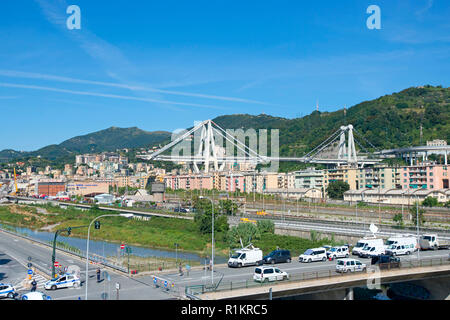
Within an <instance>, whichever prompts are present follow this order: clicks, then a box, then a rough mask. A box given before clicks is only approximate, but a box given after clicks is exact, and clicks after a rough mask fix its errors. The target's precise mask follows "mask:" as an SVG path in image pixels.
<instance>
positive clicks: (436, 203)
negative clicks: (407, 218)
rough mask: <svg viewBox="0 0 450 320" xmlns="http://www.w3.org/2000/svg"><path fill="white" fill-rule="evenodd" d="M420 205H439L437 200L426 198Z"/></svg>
mask: <svg viewBox="0 0 450 320" xmlns="http://www.w3.org/2000/svg"><path fill="white" fill-rule="evenodd" d="M422 205H423V206H424V207H436V206H438V205H439V202H438V199H437V198H434V197H426V198H425V199H424V200H423V201H422Z"/></svg>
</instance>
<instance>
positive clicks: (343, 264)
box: [336, 258, 367, 273]
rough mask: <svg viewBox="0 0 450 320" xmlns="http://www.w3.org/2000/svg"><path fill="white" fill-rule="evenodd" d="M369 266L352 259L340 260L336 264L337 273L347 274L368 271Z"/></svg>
mask: <svg viewBox="0 0 450 320" xmlns="http://www.w3.org/2000/svg"><path fill="white" fill-rule="evenodd" d="M366 269H367V266H366V264H364V263H361V261H359V260H356V259H351V258H344V259H338V260H337V262H336V272H341V273H347V272H349V271H350V272H355V271H362V272H364V271H366Z"/></svg>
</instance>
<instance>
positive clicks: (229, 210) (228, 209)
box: [219, 199, 238, 215]
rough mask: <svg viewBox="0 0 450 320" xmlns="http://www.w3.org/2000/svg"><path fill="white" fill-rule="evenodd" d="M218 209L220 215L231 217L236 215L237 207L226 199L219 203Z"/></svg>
mask: <svg viewBox="0 0 450 320" xmlns="http://www.w3.org/2000/svg"><path fill="white" fill-rule="evenodd" d="M219 208H220V212H221V213H225V214H228V215H231V214H236V212H237V209H238V206H237V204H236V203H234V202H233V201H232V200H229V199H227V200H220V201H219Z"/></svg>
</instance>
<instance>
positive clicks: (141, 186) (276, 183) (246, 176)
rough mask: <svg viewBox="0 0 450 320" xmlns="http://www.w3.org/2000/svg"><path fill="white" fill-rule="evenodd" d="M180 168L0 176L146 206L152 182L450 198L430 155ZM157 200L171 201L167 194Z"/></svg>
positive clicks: (36, 192) (113, 164)
mask: <svg viewBox="0 0 450 320" xmlns="http://www.w3.org/2000/svg"><path fill="white" fill-rule="evenodd" d="M436 143H440V144H441V145H446V142H445V141H442V140H439V141H437V142H436V141H429V142H428V145H433V144H436ZM152 151H154V149H153V150H152ZM445 160H447V158H446V157H445ZM179 164H181V166H179V168H176V169H173V170H171V171H167V172H166V170H165V169H163V168H158V167H155V165H153V164H150V163H147V162H134V163H130V162H129V161H128V158H127V157H126V156H122V155H120V154H119V152H103V153H98V154H81V155H77V156H75V163H66V164H65V165H64V169H63V170H58V169H52V168H51V167H50V166H47V167H45V168H44V169H40V168H36V167H33V166H26V165H25V163H23V162H17V163H15V164H12V165H10V167H9V168H6V169H4V170H1V171H0V179H2V181H3V184H5V185H6V184H8V183H9V184H10V186H11V188H12V187H16V188H17V193H18V194H22V195H27V196H35V197H46V196H47V197H56V196H60V197H68V198H70V197H80V196H81V197H86V198H93V197H98V196H101V195H103V196H102V197H103V199H102V201H106V202H112V201H113V197H107V196H106V197H105V195H107V194H115V195H119V194H120V192H119V190H122V192H121V193H122V194H123V193H126V195H127V196H130V197H132V196H133V195H134V194H135V193H136V192H138V191H139V190H140V191H139V192H140V193H143V194H145V195H148V196H149V197H148V198H146V199H147V200H155V199H153V198H152V197H150V194H149V193H151V191H152V190H151V182H158V183H159V184H160V185H161V184H162V183H163V184H164V188H165V189H166V190H209V191H212V190H217V191H218V192H240V193H247V194H250V193H257V194H266V195H277V196H279V197H281V198H290V199H302V200H306V201H316V202H324V201H326V200H327V199H328V198H329V195H328V193H327V188H328V186H329V184H330V183H333V182H335V181H341V182H343V183H345V184H348V190H347V191H346V192H344V197H343V200H344V201H347V202H351V203H353V202H367V203H377V204H379V203H382V204H394V205H402V204H403V205H410V204H411V203H413V202H414V201H423V200H424V199H425V198H427V197H434V198H436V199H437V201H438V202H439V203H446V202H447V201H449V200H450V189H449V176H450V166H448V165H447V164H446V161H445V162H444V164H439V163H437V162H436V161H431V160H427V159H426V158H425V156H423V157H422V158H420V157H417V158H416V159H414V160H412V159H411V162H410V163H409V165H396V166H389V165H387V164H376V165H371V166H366V167H355V166H351V165H348V164H347V165H335V166H332V167H331V166H330V167H329V168H326V169H316V168H315V167H313V166H311V167H308V168H306V169H304V170H298V171H292V172H265V171H262V170H257V169H256V168H255V166H254V165H249V164H248V163H234V164H232V165H231V164H228V165H227V166H226V167H225V170H223V171H213V172H209V173H194V172H193V171H192V170H191V168H190V167H189V166H188V165H186V164H184V165H183V163H179ZM16 168H17V169H16ZM14 169H16V177H14ZM14 180H15V184H14ZM128 190H130V192H129V191H128ZM131 190H132V191H131ZM97 199H99V198H97ZM104 199H109V200H104ZM158 199H159V200H160V201H163V200H164V198H163V196H161V197H160V198H158Z"/></svg>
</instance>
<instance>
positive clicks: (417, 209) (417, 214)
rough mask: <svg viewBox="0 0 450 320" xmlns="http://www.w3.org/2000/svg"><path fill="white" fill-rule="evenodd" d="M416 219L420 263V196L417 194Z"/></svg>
mask: <svg viewBox="0 0 450 320" xmlns="http://www.w3.org/2000/svg"><path fill="white" fill-rule="evenodd" d="M416 220H417V244H418V245H419V248H417V263H419V260H420V253H419V252H420V241H419V240H420V238H419V198H418V197H417V195H416Z"/></svg>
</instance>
